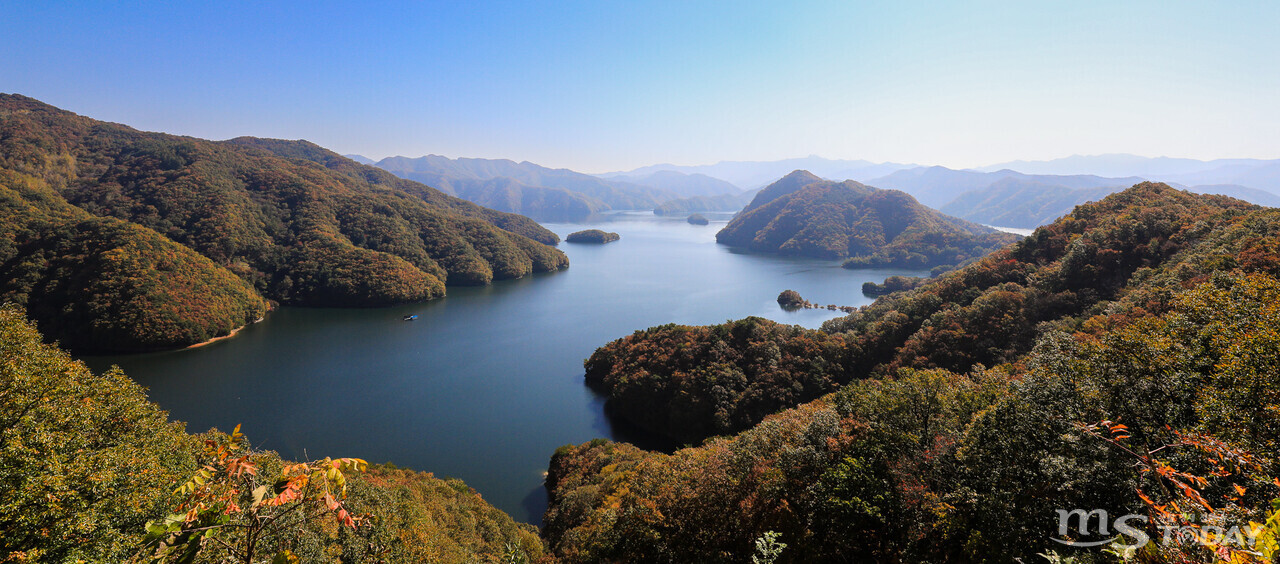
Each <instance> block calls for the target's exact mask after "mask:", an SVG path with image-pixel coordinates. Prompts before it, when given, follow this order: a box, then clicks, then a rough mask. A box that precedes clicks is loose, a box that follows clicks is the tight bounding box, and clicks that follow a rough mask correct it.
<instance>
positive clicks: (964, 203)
mask: <svg viewBox="0 0 1280 564" xmlns="http://www.w3.org/2000/svg"><path fill="white" fill-rule="evenodd" d="M350 157H352V158H353V159H355V160H358V161H361V162H365V161H368V162H372V161H371V160H370V159H366V158H364V157H361V156H360V155H350ZM375 164H376V165H377V166H379V167H381V168H383V169H386V170H388V171H391V172H393V173H395V174H397V175H399V176H401V177H404V178H408V179H412V180H418V181H420V182H424V183H426V184H429V185H432V186H435V187H437V188H439V189H440V190H443V191H445V192H447V193H450V194H454V195H457V196H459V197H461V198H464V199H467V200H470V201H473V202H475V203H478V204H481V205H484V206H487V207H491V208H494V209H498V210H502V211H510V212H515V213H521V214H525V215H528V216H530V217H533V218H535V219H539V220H542V221H581V220H583V219H585V218H587V217H589V216H590V215H591V214H594V213H597V212H601V211H606V210H610V209H653V210H654V211H655V213H657V214H659V215H663V214H666V215H675V214H687V213H692V212H701V211H736V210H738V209H740V208H741V207H742V206H743V204H744V203H746V202H748V201H750V200H751V199H752V198H753V197H754V194H755V191H756V190H758V189H760V188H763V187H765V186H767V185H769V184H771V183H773V182H775V181H777V180H778V179H779V178H782V177H783V176H785V175H787V174H788V173H790V172H791V171H793V170H809V171H810V172H811V173H812V174H814V175H815V176H816V177H818V178H822V179H825V180H832V181H836V182H840V181H843V180H855V181H858V182H861V183H865V184H867V185H869V186H874V187H877V188H884V189H896V190H901V191H903V192H906V193H908V194H911V195H912V196H914V197H915V198H916V199H917V200H918V201H919V202H920V203H921V204H923V205H925V206H928V207H931V208H934V209H938V210H941V211H943V212H944V213H948V214H951V215H954V216H956V217H959V218H961V219H966V220H969V221H974V222H978V223H983V224H987V225H1000V226H1005V227H1018V228H1033V227H1036V226H1039V225H1044V224H1047V223H1049V222H1052V221H1053V220H1055V219H1057V218H1058V217H1061V216H1062V215H1065V214H1066V213H1068V212H1070V211H1071V209H1072V208H1073V207H1074V206H1076V205H1079V204H1082V203H1084V202H1088V201H1093V200H1096V199H1098V198H1101V197H1104V196H1106V195H1107V194H1111V193H1114V192H1117V191H1119V190H1121V189H1123V188H1125V187H1128V186H1132V185H1134V184H1137V183H1139V182H1143V181H1159V182H1166V183H1168V184H1169V185H1170V186H1173V187H1175V188H1180V189H1185V190H1189V191H1192V192H1196V193H1202V194H1223V195H1227V196H1231V197H1234V198H1239V199H1242V200H1245V201H1248V202H1251V203H1255V204H1259V205H1265V206H1276V205H1280V160H1261V159H1218V160H1212V161H1201V160H1195V159H1182V158H1169V157H1158V158H1148V157H1140V156H1136V155H1128V154H1108V155H1092V156H1080V155H1076V156H1071V157H1066V158H1062V159H1055V160H1049V161H1012V162H1008V163H1001V164H996V165H991V166H987V167H980V168H976V169H966V170H956V169H950V168H947V167H943V166H918V165H908V164H900V163H872V162H870V161H866V160H837V159H825V158H822V157H818V156H809V157H804V158H794V159H783V160H777V161H722V162H719V163H716V164H710V165H697V166H677V165H671V164H657V165H651V166H646V167H641V168H637V169H634V170H631V171H626V172H611V173H605V174H598V175H589V174H582V173H577V172H574V171H570V170H566V169H549V168H546V167H542V166H539V165H536V164H533V163H529V162H523V163H515V162H513V161H508V160H493V159H448V158H445V157H437V156H428V157H422V158H418V159H407V158H404V157H391V158H387V159H383V160H382V161H379V162H377V163H375ZM743 189H748V190H747V191H743Z"/></svg>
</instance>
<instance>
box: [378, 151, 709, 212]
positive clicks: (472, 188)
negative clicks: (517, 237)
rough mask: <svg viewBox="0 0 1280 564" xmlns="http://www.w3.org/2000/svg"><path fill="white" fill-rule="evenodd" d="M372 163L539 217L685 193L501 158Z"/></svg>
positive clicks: (630, 206)
mask: <svg viewBox="0 0 1280 564" xmlns="http://www.w3.org/2000/svg"><path fill="white" fill-rule="evenodd" d="M377 166H378V167H379V168H382V169H384V170H387V171H390V172H392V173H394V174H396V175H397V176H400V177H402V178H407V179H410V180H415V181H418V182H421V183H423V184H427V185H429V186H432V187H435V188H438V189H440V190H444V191H445V192H448V193H450V194H453V195H456V196H458V197H460V198H463V199H466V200H469V201H472V202H476V203H481V204H484V205H490V204H492V205H493V206H494V208H495V209H499V210H502V211H510V212H514V213H520V214H524V215H528V216H530V217H533V218H537V219H540V220H544V221H580V220H582V219H585V218H586V217H587V216H588V215H590V214H592V213H595V212H597V211H603V210H609V209H626V210H639V209H652V208H653V207H654V206H656V205H658V204H660V203H662V202H664V201H667V200H671V199H675V198H680V197H682V196H684V195H685V194H683V193H681V192H678V191H676V190H669V189H665V188H655V187H651V186H644V185H640V184H632V183H629V182H622V181H611V180H605V179H601V178H597V177H595V176H591V175H589V174H582V173H578V172H574V171H571V170H568V169H550V168H546V167H543V166H538V165H536V164H533V163H530V162H521V163H517V162H514V161H510V160H505V159H467V158H461V159H450V158H448V157H442V156H438V155H427V156H425V157H419V158H407V157H388V158H385V159H382V160H381V161H378V163H377Z"/></svg>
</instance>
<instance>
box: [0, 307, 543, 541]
mask: <svg viewBox="0 0 1280 564" xmlns="http://www.w3.org/2000/svg"><path fill="white" fill-rule="evenodd" d="M0 397H3V398H4V401H3V402H0V438H2V439H3V440H0V478H2V479H3V483H4V486H5V487H3V488H0V531H3V534H0V560H2V561H4V562H29V563H35V562H41V563H44V562H50V563H52V562H112V563H115V562H141V561H147V562H152V561H154V562H228V561H234V562H240V561H243V560H244V559H245V558H246V557H245V556H244V554H243V552H239V551H243V550H246V549H248V548H250V547H254V549H256V550H257V552H258V555H259V556H261V558H253V559H252V561H253V562H264V561H268V560H272V558H271V556H272V555H274V554H277V553H278V552H279V551H281V550H282V549H289V550H290V551H291V552H293V553H294V556H295V558H296V560H288V559H285V558H281V557H276V558H275V559H274V561H277V562H278V561H293V562H308V563H337V562H393V563H408V562H440V563H444V562H448V563H457V564H462V563H471V562H510V561H519V562H539V561H541V560H539V558H540V557H541V556H542V553H543V547H542V543H541V541H540V540H539V539H538V536H537V529H536V528H534V527H533V526H532V525H526V524H520V523H516V522H515V521H514V520H513V519H512V518H511V517H510V516H508V515H506V514H505V513H503V512H502V511H500V510H498V509H497V508H495V507H493V506H492V505H489V503H488V502H486V501H485V500H483V499H482V498H481V497H480V494H479V493H477V492H476V491H475V490H473V489H471V488H470V487H468V486H467V485H466V484H464V483H462V481H460V480H456V479H448V480H442V479H439V478H436V477H434V476H432V475H431V474H427V473H425V472H413V471H409V470H405V469H397V468H395V467H394V466H391V465H383V466H380V467H369V468H368V469H367V471H365V472H350V471H348V472H346V476H345V477H344V478H343V483H344V484H345V485H342V486H341V490H342V491H343V492H345V496H338V497H339V498H338V499H337V500H334V502H335V503H339V502H340V503H341V504H342V505H343V506H344V507H345V509H346V510H347V511H350V512H351V513H353V514H355V515H357V516H368V519H363V518H361V517H357V518H360V519H361V522H360V527H359V529H358V531H357V530H353V529H350V528H347V529H345V530H344V528H343V525H342V524H341V522H340V521H339V520H337V519H333V518H332V517H331V515H329V514H326V515H322V516H319V517H320V518H316V517H315V516H313V517H310V518H307V508H306V507H299V506H300V505H302V504H306V505H312V504H314V505H316V506H319V503H318V500H315V499H313V497H315V496H311V497H302V496H299V497H302V499H299V498H297V497H295V498H294V499H293V501H290V500H289V499H288V498H287V497H286V498H277V501H279V502H281V503H280V505H277V506H275V507H276V508H277V509H279V510H280V511H279V512H274V511H272V510H271V509H269V508H268V509H264V508H262V507H261V506H260V504H255V503H254V502H255V498H254V494H255V492H253V488H247V487H244V485H245V481H242V480H238V479H236V478H237V477H240V478H247V477H248V476H251V475H253V474H254V473H255V469H256V475H257V476H258V477H260V478H262V479H263V480H264V481H265V483H266V485H264V486H263V487H269V486H270V485H271V484H272V482H273V481H275V480H276V479H277V477H279V476H281V475H282V466H285V465H288V464H291V463H290V462H287V461H285V460H282V459H281V458H280V456H279V455H277V454H276V453H273V452H267V451H262V450H259V449H254V448H244V446H245V445H244V444H243V443H242V444H241V445H240V446H241V448H239V449H237V451H236V456H235V457H233V458H230V459H229V460H237V459H239V462H238V463H237V464H239V463H241V462H242V463H245V464H243V465H240V466H238V468H239V469H240V471H239V472H232V471H231V470H232V469H233V467H231V466H227V465H225V464H222V463H220V462H225V461H226V460H228V459H225V458H224V459H222V460H220V459H219V458H218V457H216V456H213V455H212V454H211V453H210V452H209V449H208V448H207V447H206V446H205V441H206V440H209V441H214V442H215V443H217V444H218V445H219V446H220V447H225V446H226V444H227V443H226V439H227V438H228V437H227V435H226V434H224V433H219V432H216V431H209V432H205V433H202V434H200V435H190V434H187V433H186V432H184V431H183V424H182V423H174V422H170V421H169V418H168V414H166V413H165V412H164V411H162V410H161V409H160V408H159V407H158V406H156V405H155V404H153V403H151V402H149V401H147V397H146V390H145V389H144V388H143V387H142V386H139V385H137V384H135V383H134V382H133V381H132V380H130V379H129V377H128V376H126V375H125V374H124V373H122V372H120V370H118V369H113V370H110V371H107V372H105V373H102V374H94V373H92V372H91V371H90V370H89V369H88V368H86V367H85V365H84V364H83V363H82V362H80V361H77V360H74V359H72V358H71V356H70V355H69V354H67V353H66V352H63V351H61V350H59V349H58V348H57V347H54V346H51V345H48V344H44V343H41V336H40V334H39V333H38V332H37V331H36V330H35V328H34V327H32V326H31V324H30V323H29V322H27V321H26V320H24V319H23V312H22V311H21V310H20V309H19V308H17V307H15V306H12V305H0ZM330 454H334V455H340V454H350V453H330ZM240 456H243V457H244V458H239V457H240ZM245 469H248V470H250V472H248V473H246V472H245V471H244V470H245ZM325 470H327V471H328V472H329V476H333V473H332V472H333V471H334V470H335V468H334V467H333V466H329V467H328V468H325ZM321 475H324V472H323V471H322V472H321ZM193 477H198V478H197V479H198V480H199V481H200V485H201V487H199V488H188V489H183V490H181V491H180V490H179V486H182V485H183V484H184V483H188V481H189V480H191V479H192V478H193ZM283 486H284V485H283V484H279V485H277V487H283ZM277 491H278V490H277ZM222 492H227V493H226V498H220V496H218V494H220V493H222ZM256 493H257V495H258V497H259V499H260V498H261V497H262V495H263V494H262V492H256ZM310 493H312V494H314V490H312V491H311V492H310ZM271 495H275V494H274V493H273V494H271ZM303 495H307V492H304V493H303ZM228 501H229V503H228ZM197 504H199V505H197ZM193 507H196V509H193ZM268 507H271V506H268ZM299 509H302V510H301V511H299ZM188 510H191V511H193V515H194V514H195V513H196V512H200V513H204V514H205V515H202V516H201V517H200V518H193V519H192V520H191V521H190V522H185V523H184V520H183V516H184V514H185V513H186V512H187V511H188ZM175 513H176V516H177V520H176V523H178V524H179V525H177V526H175V527H174V528H175V529H176V528H177V527H178V526H182V525H185V526H186V528H187V529H196V531H190V532H187V533H186V535H185V537H184V536H181V535H177V534H175V535H169V536H168V537H162V538H166V539H167V540H170V541H171V542H170V545H171V546H174V545H177V543H175V542H172V541H174V540H175V539H176V540H178V541H183V542H187V541H190V544H188V545H186V546H182V545H177V546H178V547H179V551H176V552H175V553H171V554H170V555H169V557H168V558H156V559H152V558H149V556H151V555H152V554H153V553H155V552H156V548H157V547H156V544H157V541H158V540H160V539H157V538H148V536H149V535H148V533H149V532H152V531H154V530H155V527H152V526H149V525H151V524H152V523H162V524H165V525H173V524H174V523H175V521H173V520H168V521H166V520H165V518H166V516H171V515H173V514H175ZM273 513H274V514H273ZM209 514H212V515H215V516H217V518H218V520H217V521H216V522H215V523H216V524H218V525H226V526H225V527H224V528H222V529H221V530H214V529H217V527H216V526H209V523H211V522H213V521H207V520H201V519H203V518H205V516H207V515H209ZM259 518H260V519H261V521H258V524H267V522H268V519H270V522H271V523H272V525H273V526H271V527H262V528H260V529H259V531H257V534H253V532H248V531H250V530H251V527H250V526H249V525H250V524H252V523H254V522H255V521H257V520H258V519H259ZM171 519H172V518H171ZM149 522H150V523H149ZM201 530H204V531H206V532H207V533H208V534H207V535H206V536H203V537H202V536H201V535H200V531H201ZM188 548H190V549H192V550H187V549H188ZM197 551H198V552H199V555H198V557H197ZM233 551H235V554H234V556H233V555H232V554H231V553H232V552H233Z"/></svg>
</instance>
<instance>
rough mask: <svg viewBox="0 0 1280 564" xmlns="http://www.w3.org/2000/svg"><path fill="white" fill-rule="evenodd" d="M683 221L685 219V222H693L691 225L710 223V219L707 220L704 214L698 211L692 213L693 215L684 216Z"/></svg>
mask: <svg viewBox="0 0 1280 564" xmlns="http://www.w3.org/2000/svg"><path fill="white" fill-rule="evenodd" d="M685 221H687V222H689V223H691V224H693V225H706V224H708V223H711V222H710V221H707V218H706V216H704V215H702V214H700V213H695V214H693V215H691V216H689V217H688V218H686V219H685Z"/></svg>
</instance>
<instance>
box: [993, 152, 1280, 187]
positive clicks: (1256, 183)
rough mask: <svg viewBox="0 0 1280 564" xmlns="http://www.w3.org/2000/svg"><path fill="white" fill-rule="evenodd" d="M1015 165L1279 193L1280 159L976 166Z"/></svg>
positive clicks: (1080, 160)
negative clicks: (1221, 185) (1229, 186)
mask: <svg viewBox="0 0 1280 564" xmlns="http://www.w3.org/2000/svg"><path fill="white" fill-rule="evenodd" d="M1001 169H1012V170H1017V171H1020V172H1024V173H1027V174H1097V175H1101V176H1141V177H1143V178H1146V179H1148V180H1152V181H1161V182H1170V183H1178V184H1184V185H1188V186H1195V185H1208V184H1238V185H1242V186H1247V187H1250V188H1258V189H1261V190H1266V191H1268V192H1272V193H1280V159H1276V160H1263V159H1217V160H1212V161H1201V160H1195V159H1179V158H1170V157H1156V158H1149V157H1140V156H1137V155H1128V154H1106V155H1073V156H1070V157H1065V158H1061V159H1053V160H1049V161H1011V162H1007V163H1000V164H995V165H991V166H988V167H982V168H978V169H975V170H978V171H982V172H992V171H997V170H1001Z"/></svg>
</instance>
